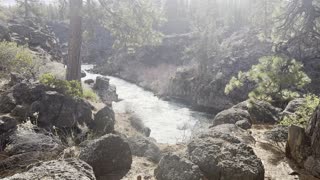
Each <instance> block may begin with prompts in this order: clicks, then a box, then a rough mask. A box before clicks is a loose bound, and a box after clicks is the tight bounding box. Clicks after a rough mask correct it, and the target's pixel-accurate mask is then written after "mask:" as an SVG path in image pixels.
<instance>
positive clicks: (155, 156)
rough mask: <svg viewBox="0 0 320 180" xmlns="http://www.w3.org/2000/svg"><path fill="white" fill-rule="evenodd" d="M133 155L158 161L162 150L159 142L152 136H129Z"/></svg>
mask: <svg viewBox="0 0 320 180" xmlns="http://www.w3.org/2000/svg"><path fill="white" fill-rule="evenodd" d="M128 142H129V145H130V149H131V152H132V155H135V156H139V157H146V158H147V159H149V160H151V161H153V162H156V163H158V162H159V161H160V158H161V152H160V149H159V147H158V146H157V144H156V143H155V142H154V140H152V139H151V138H147V137H144V136H141V135H137V136H133V137H129V138H128Z"/></svg>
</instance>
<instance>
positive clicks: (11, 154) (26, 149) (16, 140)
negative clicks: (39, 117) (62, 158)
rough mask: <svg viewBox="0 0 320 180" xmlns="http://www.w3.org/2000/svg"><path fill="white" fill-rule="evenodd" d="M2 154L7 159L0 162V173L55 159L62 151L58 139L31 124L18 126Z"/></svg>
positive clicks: (62, 147)
mask: <svg viewBox="0 0 320 180" xmlns="http://www.w3.org/2000/svg"><path fill="white" fill-rule="evenodd" d="M7 142H9V143H8V144H6V146H5V149H4V153H5V154H6V155H7V156H8V158H6V159H4V160H2V161H1V162H0V171H2V172H7V171H8V172H10V171H11V172H12V171H13V170H16V171H19V170H20V169H23V168H25V167H27V166H29V165H30V164H32V163H35V162H39V161H42V160H50V159H54V158H56V157H57V156H58V155H59V154H60V153H61V152H62V151H63V149H64V146H63V145H62V143H61V141H60V140H59V138H58V137H56V136H53V135H52V134H50V133H48V132H45V131H43V130H41V129H38V128H37V127H35V126H33V125H32V124H31V123H25V124H21V125H18V128H17V129H16V130H15V131H14V132H12V134H11V135H10V137H9V138H8V140H7Z"/></svg>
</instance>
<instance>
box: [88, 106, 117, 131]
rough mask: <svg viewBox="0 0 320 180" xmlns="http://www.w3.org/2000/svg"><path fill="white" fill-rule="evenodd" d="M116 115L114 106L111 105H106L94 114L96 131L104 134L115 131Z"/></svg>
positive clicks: (94, 128) (93, 124)
mask: <svg viewBox="0 0 320 180" xmlns="http://www.w3.org/2000/svg"><path fill="white" fill-rule="evenodd" d="M114 125H115V116H114V112H113V110H112V108H110V107H109V106H106V107H104V108H103V109H101V110H100V111H98V112H97V114H96V115H95V116H94V121H93V123H92V126H93V127H92V129H93V130H94V131H95V133H97V134H100V135H104V134H107V133H112V132H113V131H114Z"/></svg>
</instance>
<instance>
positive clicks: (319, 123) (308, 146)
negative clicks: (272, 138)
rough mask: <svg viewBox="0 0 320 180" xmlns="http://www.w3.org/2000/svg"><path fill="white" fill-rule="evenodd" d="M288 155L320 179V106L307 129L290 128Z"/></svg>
mask: <svg viewBox="0 0 320 180" xmlns="http://www.w3.org/2000/svg"><path fill="white" fill-rule="evenodd" d="M286 153H287V156H289V157H290V158H292V159H293V160H295V161H296V162H297V163H298V164H299V165H300V167H302V168H304V169H306V170H307V171H309V172H310V173H311V174H312V175H313V176H315V177H317V178H320V106H318V108H317V109H316V111H315V112H314V114H313V116H312V117H311V119H310V121H309V124H308V126H307V127H306V129H304V128H301V127H297V126H292V127H290V128H289V137H288V143H287V148H286Z"/></svg>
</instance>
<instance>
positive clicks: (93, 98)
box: [83, 89, 99, 102]
mask: <svg viewBox="0 0 320 180" xmlns="http://www.w3.org/2000/svg"><path fill="white" fill-rule="evenodd" d="M83 98H85V99H87V100H90V101H93V102H97V101H98V99H99V98H98V96H97V94H96V93H94V92H93V91H92V90H91V89H84V90H83Z"/></svg>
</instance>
